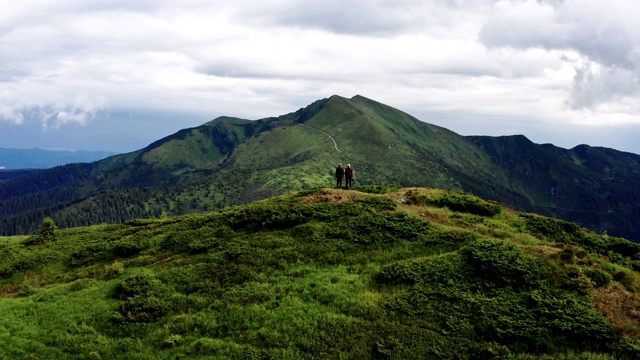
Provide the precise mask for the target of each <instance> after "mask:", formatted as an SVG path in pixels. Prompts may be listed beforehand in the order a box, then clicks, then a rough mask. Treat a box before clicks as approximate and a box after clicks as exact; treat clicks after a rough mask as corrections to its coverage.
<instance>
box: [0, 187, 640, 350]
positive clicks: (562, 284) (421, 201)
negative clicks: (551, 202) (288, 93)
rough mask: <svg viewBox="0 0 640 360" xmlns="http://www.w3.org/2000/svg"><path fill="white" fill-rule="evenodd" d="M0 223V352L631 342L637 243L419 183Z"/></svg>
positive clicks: (604, 345) (635, 331)
mask: <svg viewBox="0 0 640 360" xmlns="http://www.w3.org/2000/svg"><path fill="white" fill-rule="evenodd" d="M362 190H363V191H366V192H361V191H344V190H329V189H318V190H310V191H306V192H300V193H292V194H288V195H285V196H281V197H277V198H273V199H269V200H265V201H260V202H255V203H252V204H250V205H246V206H240V207H229V208H226V209H224V210H222V211H219V212H214V213H210V214H204V215H189V216H182V217H177V218H168V219H140V220H134V221H129V222H127V223H125V224H123V225H101V226H92V227H85V228H74V229H67V230H55V234H54V235H52V236H50V237H49V238H47V239H43V238H41V237H40V238H38V241H33V240H34V239H33V238H21V237H13V238H0V253H2V254H3V255H2V257H0V313H2V316H0V358H34V359H48V358H51V359H53V358H72V359H73V358H77V359H87V358H90V359H91V358H93V359H100V358H101V359H113V358H135V359H158V358H167V359H168V358H179V357H188V358H223V359H224V358H229V359H236V358H275V359H299V358H322V359H325V358H358V359H359V358H381V359H385V358H389V359H411V358H415V359H424V358H444V359H454V358H455V359H460V358H462V359H471V358H478V359H490V358H500V359H502V358H517V359H529V358H531V359H533V358H538V357H542V358H550V359H551V358H562V359H573V358H575V359H620V358H629V359H632V358H637V357H638V356H640V340H639V339H640V327H639V326H638V319H639V318H640V316H639V314H638V311H637V309H638V306H639V305H640V295H638V294H639V293H638V284H640V282H639V278H638V274H637V273H636V270H635V269H638V267H639V262H638V260H640V259H639V256H640V246H639V245H637V244H633V243H630V242H628V241H626V240H623V239H619V238H612V237H607V236H600V235H596V234H594V233H591V232H588V231H586V230H584V229H581V228H579V227H577V226H575V225H574V224H572V223H567V222H563V221H560V220H554V219H549V218H544V217H540V216H537V215H531V214H519V213H516V212H513V211H510V210H508V209H503V208H502V207H501V206H500V205H499V204H496V203H492V202H486V201H484V200H482V199H479V198H477V197H474V196H471V195H467V194H462V193H452V192H446V191H441V190H429V189H399V188H398V187H375V186H369V187H366V188H362Z"/></svg>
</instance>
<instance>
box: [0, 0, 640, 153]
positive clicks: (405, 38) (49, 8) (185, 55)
mask: <svg viewBox="0 0 640 360" xmlns="http://www.w3.org/2000/svg"><path fill="white" fill-rule="evenodd" d="M638 10H640V5H638V4H636V2H630V1H623V0H611V1H607V2H603V1H599V0H565V1H543V0H541V1H520V0H514V1H492V0H481V1H474V2H469V1H460V0H429V1H418V0H401V1H390V0H367V1H365V0H363V1H355V0H347V1H342V0H341V1H338V0H328V1H311V2H309V1H298V0H277V1H269V2H256V1H252V0H236V1H233V2H228V1H204V0H201V1H200V0H190V1H181V2H179V3H177V2H172V1H135V2H132V1H124V0H118V1H91V2H87V1H80V0H72V1H36V0H23V1H20V2H11V3H10V4H4V5H3V11H2V13H0V83H1V84H2V90H1V92H0V121H4V122H10V123H13V124H23V125H28V124H29V123H30V121H32V120H34V119H37V120H38V121H39V123H41V124H42V125H43V126H44V127H45V128H60V129H62V128H64V127H65V126H66V125H68V124H85V125H88V124H90V123H91V121H92V119H93V118H94V117H95V116H96V114H98V113H107V114H108V113H109V112H116V111H119V110H123V109H135V110H136V112H144V111H149V112H150V111H151V110H153V111H163V112H167V113H169V112H180V113H185V114H186V113H191V114H198V115H205V116H209V117H215V116H217V115H233V116H241V117H247V118H259V117H267V116H274V115H279V114H282V113H284V112H288V111H293V110H296V109H297V108H299V107H301V106H305V105H307V104H308V103H310V102H312V101H314V100H317V99H319V98H324V97H327V96H330V95H333V94H339V95H343V96H352V95H355V94H362V95H364V96H368V97H371V98H373V99H375V100H379V101H381V102H385V103H389V104H390V105H393V106H396V107H398V108H401V109H403V110H405V111H407V112H410V113H414V114H416V115H420V114H426V113H433V112H436V113H440V114H445V113H449V114H452V116H456V117H460V118H464V116H463V115H464V114H466V115H465V116H466V117H467V118H468V119H470V120H469V123H471V122H473V121H475V120H473V119H479V118H482V119H486V118H490V117H494V118H495V119H505V120H502V121H503V123H504V122H506V121H509V122H510V123H509V124H508V126H506V125H503V126H501V127H499V126H498V125H496V126H495V127H486V131H487V134H488V135H490V134H491V133H492V132H493V133H497V132H502V131H503V130H504V129H505V128H509V129H518V126H520V127H521V128H522V129H526V128H528V127H530V126H531V124H532V123H536V124H539V126H540V127H544V126H549V124H554V123H558V122H565V123H574V124H581V125H584V124H591V125H593V124H600V125H603V124H606V125H617V124H639V123H640V116H638V110H639V109H640V101H638V96H637V95H638V93H640V85H638V81H637V79H638V77H639V76H640V70H639V69H640V56H638V54H639V52H638V44H640V23H638V22H637V21H635V19H634V16H635V15H634V14H637V13H638ZM107 118H108V117H107ZM198 118H200V117H198ZM507 119H508V120H507ZM520 119H526V120H520ZM424 120H427V121H428V120H429V119H424ZM176 121H182V119H176ZM185 121H186V120H185ZM496 121H497V120H496ZM194 125H197V124H194V123H187V122H185V123H184V126H179V125H175V126H176V127H178V128H181V127H187V126H194ZM454 130H456V131H460V132H464V131H461V130H460V129H454ZM140 145H141V146H144V145H146V144H140Z"/></svg>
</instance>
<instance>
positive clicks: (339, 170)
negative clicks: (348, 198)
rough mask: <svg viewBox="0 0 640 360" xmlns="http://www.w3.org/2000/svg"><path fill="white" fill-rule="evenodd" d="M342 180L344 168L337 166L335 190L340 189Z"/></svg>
mask: <svg viewBox="0 0 640 360" xmlns="http://www.w3.org/2000/svg"><path fill="white" fill-rule="evenodd" d="M342 179H344V168H342V166H340V165H338V167H337V168H336V188H338V189H342Z"/></svg>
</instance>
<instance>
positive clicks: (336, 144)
mask: <svg viewBox="0 0 640 360" xmlns="http://www.w3.org/2000/svg"><path fill="white" fill-rule="evenodd" d="M300 125H302V126H305V127H308V128H309V129H313V130H316V131H320V132H321V133H323V134H325V135H327V136H328V137H329V139H331V141H333V146H335V148H336V150H337V151H338V152H342V151H341V150H340V149H338V143H337V142H336V139H334V138H333V136H331V135H329V134H328V133H327V132H326V131H322V130H320V129H318V128H315V127H313V126H309V125H305V124H300Z"/></svg>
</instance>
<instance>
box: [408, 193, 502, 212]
mask: <svg viewBox="0 0 640 360" xmlns="http://www.w3.org/2000/svg"><path fill="white" fill-rule="evenodd" d="M406 197H407V200H408V202H409V203H410V204H415V205H431V206H438V207H447V208H449V209H451V210H453V211H458V212H465V213H470V214H475V215H480V216H495V215H498V214H499V213H500V212H502V206H500V205H499V204H497V203H495V202H487V201H484V200H482V199H480V198H479V197H476V196H473V195H468V194H464V193H455V192H444V193H443V194H442V195H441V196H440V197H434V196H426V195H420V194H418V193H416V192H413V191H411V192H407V193H406Z"/></svg>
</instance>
